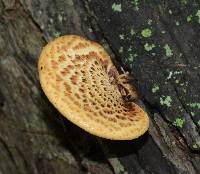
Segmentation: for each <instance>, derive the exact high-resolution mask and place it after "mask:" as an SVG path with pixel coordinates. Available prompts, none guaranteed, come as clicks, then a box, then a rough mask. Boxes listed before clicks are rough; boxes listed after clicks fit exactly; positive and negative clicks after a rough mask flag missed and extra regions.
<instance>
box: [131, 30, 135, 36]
mask: <svg viewBox="0 0 200 174" xmlns="http://www.w3.org/2000/svg"><path fill="white" fill-rule="evenodd" d="M130 34H131V36H133V35H135V34H136V32H135V31H134V29H132V28H131V30H130Z"/></svg>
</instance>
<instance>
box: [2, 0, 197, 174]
mask: <svg viewBox="0 0 200 174" xmlns="http://www.w3.org/2000/svg"><path fill="white" fill-rule="evenodd" d="M198 9H200V4H199V2H198V1H195V0H191V1H189V0H178V1H172V0H169V1H157V0H150V1H137V0H127V1H113V0H110V1H105V0H92V1H91V0H84V1H81V0H45V1H44V0H34V1H31V0H16V1H15V0H0V174H21V173H24V174H25V173H30V174H32V173H33V174H47V173H48V174H49V173H52V174H56V173H58V174H62V173H63V174H64V173H70V174H75V173H77V174H78V173H95V174H99V173H100V174H101V173H103V174H111V173H116V174H119V173H126V174H128V173H138V174H148V173H156V174H165V173H166V174H168V173H170V174H171V173H172V174H173V173H177V174H179V173H191V174H198V173H200V165H199V164H200V83H199V80H200V73H199V70H200V51H199V48H200V41H199V37H200V34H199V33H200V32H199V31H200V11H198ZM145 29H146V30H145ZM142 31H143V32H142ZM145 31H146V33H145ZM149 31H151V32H150V33H151V34H149ZM64 34H78V35H82V36H85V37H87V38H89V39H92V40H96V41H98V42H99V43H101V44H103V45H104V47H105V48H106V49H107V50H108V52H109V53H110V54H111V55H112V58H113V61H114V62H115V63H116V65H118V66H122V67H123V68H124V69H126V70H128V71H129V72H131V73H132V75H133V77H134V84H135V86H136V87H137V89H138V91H139V93H140V96H141V101H140V102H141V105H143V106H144V107H145V108H146V110H147V112H148V113H149V116H150V118H151V124H150V129H149V133H146V134H145V135H144V136H142V137H141V138H139V139H137V140H133V141H123V142H117V141H108V140H103V139H99V138H96V137H94V136H92V135H89V134H87V133H86V132H84V131H83V130H81V129H79V128H78V127H76V126H75V125H73V124H71V123H70V122H69V121H67V120H66V119H64V118H63V117H62V116H61V115H60V114H59V113H58V111H56V110H55V109H54V107H53V106H52V105H51V104H50V103H49V102H48V100H47V98H46V97H45V95H44V94H43V93H42V90H41V88H40V85H39V81H38V74H37V61H38V56H39V54H40V51H41V48H42V47H43V46H44V45H45V44H46V43H47V42H48V41H49V40H51V39H53V38H55V37H58V36H60V35H64ZM145 34H146V35H145ZM148 34H149V35H148ZM145 36H146V37H145ZM152 44H154V45H152Z"/></svg>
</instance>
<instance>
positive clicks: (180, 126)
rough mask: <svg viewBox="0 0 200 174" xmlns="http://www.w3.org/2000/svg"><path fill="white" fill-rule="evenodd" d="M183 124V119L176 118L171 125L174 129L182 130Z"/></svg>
mask: <svg viewBox="0 0 200 174" xmlns="http://www.w3.org/2000/svg"><path fill="white" fill-rule="evenodd" d="M184 123H185V119H184V118H181V117H178V118H176V120H175V121H174V123H173V125H174V126H176V127H179V128H182V127H183V125H184Z"/></svg>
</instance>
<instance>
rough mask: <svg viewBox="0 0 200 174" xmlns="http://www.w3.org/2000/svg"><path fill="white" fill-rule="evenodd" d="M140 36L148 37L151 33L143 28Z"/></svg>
mask: <svg viewBox="0 0 200 174" xmlns="http://www.w3.org/2000/svg"><path fill="white" fill-rule="evenodd" d="M141 35H142V36H143V37H150V36H151V35H152V31H151V29H149V28H145V29H143V30H142V32H141Z"/></svg>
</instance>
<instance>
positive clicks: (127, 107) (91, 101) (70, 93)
mask: <svg viewBox="0 0 200 174" xmlns="http://www.w3.org/2000/svg"><path fill="white" fill-rule="evenodd" d="M38 70H39V77H40V83H41V86H42V89H43V91H44V93H45V94H46V96H47V97H48V99H49V100H50V102H51V103H52V104H53V105H54V106H55V107H56V108H57V110H58V111H59V112H60V113H61V114H62V115H63V116H64V117H66V118H67V119H68V120H70V121H71V122H73V123H74V124H76V125H78V126H79V127H81V128H82V129H84V130H85V131H87V132H89V133H91V134H94V135H96V136H99V137H103V138H107V139H111V140H131V139H134V138H137V137H139V136H140V135H142V134H144V133H145V132H146V131H147V129H148V127H149V118H148V116H147V114H146V112H144V111H143V110H142V109H141V108H140V107H139V106H138V105H137V104H135V103H134V102H133V100H131V97H132V98H134V97H135V96H134V95H135V94H134V90H133V88H132V87H131V85H129V84H128V80H127V74H121V75H120V74H119V72H118V71H117V69H116V68H115V66H114V64H113V63H112V61H111V58H110V56H109V55H108V53H107V52H106V51H105V50H104V48H103V47H102V46H101V45H99V44H98V43H96V42H93V41H89V40H87V39H85V38H83V37H80V36H75V35H66V36H62V37H59V38H57V39H55V40H54V41H52V42H50V43H49V44H47V45H46V46H45V47H44V48H43V50H42V52H41V55H40V58H39V63H38Z"/></svg>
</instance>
